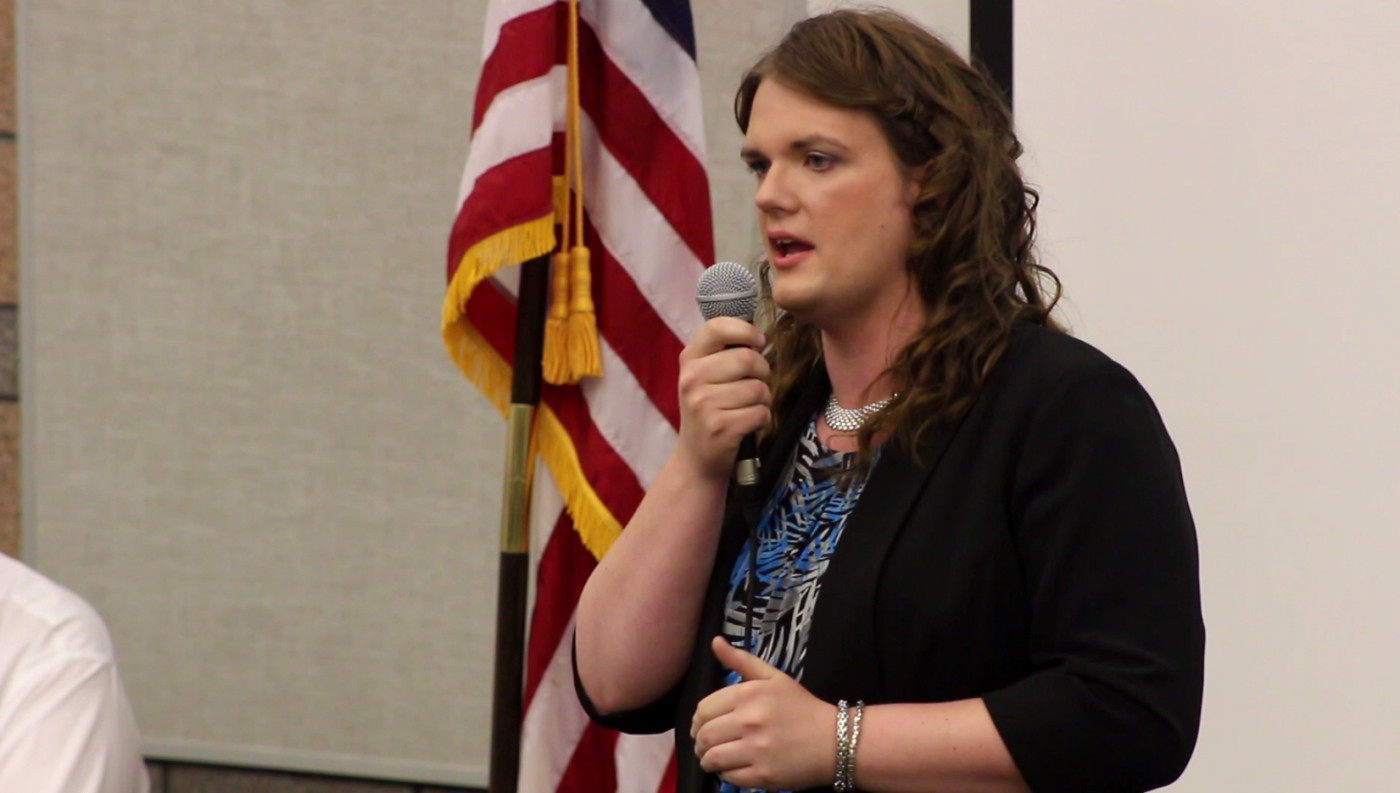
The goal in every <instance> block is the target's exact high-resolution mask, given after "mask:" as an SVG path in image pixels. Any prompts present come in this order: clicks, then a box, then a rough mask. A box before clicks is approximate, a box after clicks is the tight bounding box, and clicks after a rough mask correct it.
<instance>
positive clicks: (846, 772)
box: [832, 699, 865, 793]
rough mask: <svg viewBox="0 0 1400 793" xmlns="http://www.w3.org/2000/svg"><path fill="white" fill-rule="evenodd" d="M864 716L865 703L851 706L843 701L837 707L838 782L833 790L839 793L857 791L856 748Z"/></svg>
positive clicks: (860, 702)
mask: <svg viewBox="0 0 1400 793" xmlns="http://www.w3.org/2000/svg"><path fill="white" fill-rule="evenodd" d="M864 716H865V702H863V701H858V702H856V703H855V704H854V705H851V704H848V703H847V702H846V700H844V699H843V700H841V701H840V702H839V703H837V705H836V781H835V783H834V784H833V786H832V788H833V789H834V790H836V791H837V793H844V792H845V791H852V790H855V789H856V747H857V746H858V745H859V743H860V724H861V721H862V719H863V718H864Z"/></svg>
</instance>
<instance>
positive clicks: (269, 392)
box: [20, 0, 800, 783]
mask: <svg viewBox="0 0 1400 793" xmlns="http://www.w3.org/2000/svg"><path fill="white" fill-rule="evenodd" d="M696 5H697V38H698V39H699V42H700V47H701V56H700V57H701V64H702V69H703V79H704V81H705V91H706V96H705V101H706V103H707V108H706V115H707V125H708V132H709V134H710V135H711V136H712V137H711V144H710V150H711V162H712V171H711V173H712V178H713V188H714V190H715V192H716V195H717V198H716V207H717V211H716V217H717V225H718V227H719V229H720V232H719V239H720V243H719V249H720V251H721V252H722V253H724V254H725V255H728V256H732V257H735V258H743V259H747V258H750V257H751V256H752V255H753V253H754V250H755V248H756V239H755V235H754V234H753V219H752V212H751V210H750V209H749V206H750V205H749V203H748V201H749V192H750V190H751V185H750V182H749V180H748V177H747V176H746V175H744V173H743V171H742V168H740V167H739V166H738V164H737V156H736V155H737V151H738V147H739V145H738V137H737V134H736V133H735V132H734V131H733V129H732V127H733V122H732V120H731V114H730V111H729V96H730V95H731V93H732V89H733V83H734V81H735V79H737V76H738V74H739V73H740V72H741V71H742V68H743V67H744V66H745V65H747V63H748V62H749V61H750V60H751V59H752V58H753V57H754V55H756V54H757V53H758V52H759V51H761V50H762V49H763V48H764V47H766V46H767V45H768V44H770V43H771V42H772V41H773V40H775V39H776V37H777V35H778V34H779V33H780V32H781V30H782V29H783V28H784V27H785V26H786V23H787V22H788V21H789V19H790V18H791V17H792V15H793V9H795V8H797V9H798V13H800V8H799V7H798V4H794V3H771V4H769V3H764V4H753V3H741V2H736V1H735V0H722V1H716V0H706V1H705V2H703V3H697V4H696ZM484 11H485V3H484V2H475V1H468V0H413V2H390V1H389V0H381V1H379V2H375V1H374V0H318V1H314V2H313V1H310V0H307V1H303V2H274V1H273V0H263V1H261V2H259V1H255V0H227V1H225V2H189V1H188V0H150V1H149V2H143V3H122V4H109V3H99V2H92V1H89V2H80V1H79V0H44V1H43V2H32V1H31V2H23V3H21V5H20V15H21V18H20V36H21V54H22V63H21V74H20V81H21V89H22V90H21V94H22V107H21V118H20V126H21V128H22V133H21V134H22V137H23V139H24V140H25V141H26V148H25V150H24V152H23V153H22V156H23V157H24V158H25V160H24V163H23V167H22V176H23V178H22V191H23V193H22V213H23V216H22V225H23V227H24V228H25V234H26V237H25V247H24V250H23V251H22V253H23V258H22V262H21V266H22V269H23V276H24V280H23V285H24V289H25V297H24V299H25V312H24V317H23V321H24V323H25V327H24V335H23V342H22V343H23V344H24V345H25V349H24V356H25V357H24V364H25V373H24V375H25V379H24V383H23V387H24V405H25V412H24V422H25V449H26V453H25V455H24V458H23V461H24V466H25V499H26V501H25V532H26V543H25V551H26V555H27V557H28V558H29V559H30V560H31V561H32V562H34V563H36V565H37V566H38V567H39V568H40V569H42V570H44V571H45V572H47V573H49V574H50V575H52V576H54V577H55V578H57V579H59V580H60V581H63V582H65V583H67V584H68V585H70V586H72V587H73V588H74V589H76V590H78V591H79V592H81V593H82V594H84V595H85V596H87V597H88V598H89V599H91V600H92V601H93V602H94V603H95V604H96V605H97V607H98V608H99V610H100V611H101V612H102V613H103V614H104V615H105V616H106V617H107V619H108V621H109V623H110V625H111V628H112V633H113V635H114V637H115V640H116V643H117V646H118V651H119V654H120V657H121V662H122V664H123V668H124V671H125V674H126V678H127V683H128V687H129V688H130V690H131V694H132V698H133V700H134V704H135V707H136V710H137V715H138V718H139V720H140V722H141V725H142V727H143V728H144V731H145V734H146V736H147V740H148V747H149V748H150V749H151V751H153V752H154V753H156V754H159V755H162V756H167V757H178V758H188V759H199V760H221V761H227V762H245V763H252V764H259V765H269V766H281V767H288V768H313V769H321V770H331V771H341V772H348V773H356V774H364V775H378V776H388V777H400V778H405V779H419V780H425V781H440V782H449V783H451V782H459V783H481V782H483V781H484V779H485V775H484V770H485V765H486V757H487V746H488V723H489V711H490V690H489V686H490V677H491V674H490V672H491V647H492V644H491V642H492V635H493V631H494V622H493V620H494V605H495V604H494V601H495V577H496V537H497V521H498V509H499V494H498V490H499V477H500V472H501V468H502V462H501V448H502V443H503V434H504V432H503V424H502V422H501V420H500V419H499V417H498V416H497V414H496V413H495V412H494V410H493V409H491V408H490V407H489V406H488V404H487V403H486V401H485V400H484V399H483V398H482V397H481V396H479V395H478V394H477V393H476V392H475V391H474V390H473V389H472V388H471V387H470V386H469V385H468V384H467V383H466V381H465V380H464V379H463V378H462V377H461V376H460V374H459V373H458V372H457V371H456V369H455V367H454V366H453V365H452V364H451V362H450V361H449V359H448V358H447V356H446V355H445V353H444V352H443V350H442V345H441V342H440V340H439V337H438V329H437V324H438V317H439V305H440V301H441V295H442V292H443V270H444V262H443V255H444V249H445V241H446V237H447V232H448V229H449V228H450V224H451V221H452V217H453V214H454V209H455V207H454V198H455V195H456V190H457V185H458V178H459V174H460V170H461V166H462V163H463V159H464V157H465V153H466V139H467V132H468V121H469V108H470V106H471V100H472V96H473V92H474V86H475V80H476V71H477V63H478V61H479V57H480V53H479V51H478V50H479V42H480V38H481V25H482V20H483V17H484Z"/></svg>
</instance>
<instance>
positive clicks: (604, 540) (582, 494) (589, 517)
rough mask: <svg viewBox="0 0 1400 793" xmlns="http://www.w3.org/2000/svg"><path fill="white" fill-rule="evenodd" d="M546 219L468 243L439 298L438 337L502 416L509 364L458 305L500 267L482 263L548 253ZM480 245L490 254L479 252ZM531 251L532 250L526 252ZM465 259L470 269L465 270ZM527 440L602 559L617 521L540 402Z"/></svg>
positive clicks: (549, 240) (564, 434)
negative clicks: (540, 247) (469, 246)
mask: <svg viewBox="0 0 1400 793" xmlns="http://www.w3.org/2000/svg"><path fill="white" fill-rule="evenodd" d="M537 224H538V225H537ZM552 224H553V216H547V217H545V218H543V219H542V220H540V221H533V222H532V223H530V224H525V225H522V226H515V227H513V228H510V229H507V230H506V231H505V232H502V233H500V234H496V235H493V236H492V237H488V238H487V239H486V240H483V241H482V242H481V243H478V244H477V245H475V246H473V247H472V249H471V250H469V251H468V252H467V254H466V255H465V256H463V257H462V265H461V266H459V267H458V268H457V272H456V274H455V275H454V276H453V279H452V283H451V284H450V285H449V286H448V289H447V297H446V298H445V299H444V301H443V309H442V313H443V319H442V340H443V344H444V345H445V346H446V347H447V354H448V355H450V356H451V357H452V360H454V361H456V362H457V366H458V368H460V369H461V370H462V374H464V375H466V377H467V380H469V381H470V382H471V383H472V384H473V385H475V386H476V387H477V388H478V389H480V390H481V392H482V393H483V394H485V395H486V398H487V399H489V400H491V403H492V404H493V405H495V406H496V409H497V410H498V411H500V412H501V415H503V416H504V415H505V414H506V412H507V409H508V408H509V406H510V389H511V367H510V364H508V363H507V362H506V360H505V359H504V358H502V357H501V355H500V353H498V352H496V350H495V348H494V347H492V346H491V345H490V343H489V342H487V341H486V339H485V338H484V337H482V335H481V333H480V332H478V331H477V329H476V328H475V327H473V326H472V324H471V323H470V322H468V321H467V319H466V317H465V316H463V309H464V307H465V306H466V302H467V298H468V297H470V296H471V287H475V286H476V285H477V284H478V283H480V282H481V280H483V279H485V278H486V277H488V276H489V275H490V274H491V273H492V272H494V271H495V270H496V269H499V268H500V267H501V266H502V265H501V264H497V265H496V267H495V268H491V269H490V270H489V271H487V268H486V267H484V266H483V264H482V263H483V262H486V261H495V262H503V261H504V262H509V261H512V260H513V261H525V260H527V259H530V258H533V257H535V256H539V255H541V254H543V253H545V252H548V250H549V249H550V248H552V247H553V245H554V239H553V237H554V234H553V225H552ZM539 226H542V227H543V228H544V230H545V232H546V234H547V238H546V239H545V240H543V242H544V243H545V245H544V249H543V250H537V249H534V248H532V246H533V245H536V244H539V243H540V242H541V239H540V237H539V236H537V235H539V233H540V231H539ZM513 232H520V235H519V236H514V235H513ZM483 246H487V247H483ZM483 250H484V251H487V252H489V253H491V254H492V255H491V256H489V257H488V256H485V255H483V253H482V251H483ZM532 250H535V252H531V251H532ZM505 252H509V253H510V255H509V256H508V257H507V256H506V255H505ZM469 261H470V262H471V269H468V262H469ZM483 273H484V274H483ZM473 276H475V278H474V280H471V282H470V286H467V285H466V284H467V283H468V280H469V279H470V278H472V277H473ZM531 441H532V443H533V444H534V446H535V448H536V449H537V450H538V452H539V456H540V459H542V460H544V463H545V465H546V466H547V467H548V468H549V472H550V474H551V475H552V476H553V477H554V481H555V483H556V484H558V486H559V491H560V493H562V494H563V496H564V505H565V507H566V508H567V509H568V510H569V515H570V517H572V518H573V521H574V529H575V530H576V531H577V532H578V533H579V538H580V539H581V540H582V541H583V544H584V547H586V548H588V550H589V551H590V552H591V553H592V554H593V556H594V557H595V558H598V559H601V558H603V554H605V553H607V550H608V548H610V547H612V544H613V542H614V541H615V540H617V537H618V535H619V534H621V533H622V524H621V523H619V522H618V520H617V518H616V517H614V516H613V514H612V513H611V512H610V511H609V510H608V508H607V506H606V505H605V504H604V503H603V500H602V499H601V498H599V497H598V493H597V492H596V491H595V490H594V489H593V486H592V485H591V484H589V482H588V480H587V478H585V477H584V475H583V465H582V464H581V463H580V462H579V459H578V451H577V450H576V449H575V448H574V442H573V439H572V438H570V437H569V433H568V431H567V430H565V429H564V424H563V423H562V422H561V421H560V420H559V417H558V416H557V415H555V413H554V411H553V410H550V409H549V406H548V405H545V404H543V403H541V404H540V405H538V406H537V407H536V410H535V425H534V427H533V430H532V438H531Z"/></svg>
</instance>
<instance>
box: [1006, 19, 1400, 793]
mask: <svg viewBox="0 0 1400 793" xmlns="http://www.w3.org/2000/svg"><path fill="white" fill-rule="evenodd" d="M1016 13H1017V17H1016V38H1015V42H1016V77H1015V80H1016V86H1015V91H1016V103H1017V108H1016V110H1017V115H1018V117H1019V120H1020V127H1021V132H1022V136H1023V138H1024V140H1025V141H1026V142H1027V144H1028V146H1029V148H1030V155H1031V156H1030V161H1029V166H1028V169H1029V172H1030V174H1031V177H1032V179H1033V180H1034V181H1035V182H1037V183H1038V184H1039V185H1040V186H1041V189H1042V195H1043V199H1044V203H1043V205H1042V213H1041V219H1042V223H1043V225H1042V230H1043V233H1042V243H1043V249H1044V251H1045V254H1046V260H1047V262H1048V263H1049V264H1050V265H1051V266H1052V267H1053V268H1054V269H1055V270H1056V271H1057V272H1058V273H1059V274H1060V275H1061V276H1062V277H1063V279H1064V281H1065V284H1066V293H1067V295H1068V305H1067V309H1068V312H1067V317H1068V318H1069V319H1070V320H1071V321H1072V323H1073V324H1074V326H1075V328H1076V330H1077V331H1078V333H1079V335H1080V336H1082V337H1084V338H1086V339H1088V340H1089V341H1091V342H1093V343H1094V344H1096V345H1098V346H1100V347H1101V348H1103V349H1104V350H1106V351H1108V352H1109V353H1110V354H1112V355H1114V356H1115V357H1117V358H1118V359H1119V360H1120V361H1121V362H1123V363H1124V364H1126V365H1127V366H1128V367H1129V368H1130V369H1132V370H1133V371H1134V372H1135V373H1136V374H1137V375H1138V376H1139V378H1140V379H1142V381H1143V382H1144V384H1145V385H1146V386H1147V388H1148V390H1149V391H1150V392H1151V393H1152V394H1153V396H1154V397H1155V398H1156V400H1157V402H1158V405H1159V407H1160V408H1161V411H1162V413H1163V415H1164V417H1165V419H1166V422H1167V425H1168V427H1169V428H1170V429H1171V431H1172V434H1173V436H1174V437H1175V439H1176V442H1177V445H1178V448H1179V450H1180V452H1181V456H1182V461H1183V465H1184V467H1185V473H1186V479H1187V485H1188V490H1189V493H1190V496H1191V500H1192V506H1193V510H1194V512H1195V516H1196V522H1197V527H1198V531H1199V534H1200V542H1201V560H1202V588H1203V594H1204V598H1205V611H1206V623H1207V628H1208V650H1207V689H1206V702H1205V715H1204V724H1203V727H1202V732H1201V737H1200V744H1199V748H1198V750H1197V753H1196V757H1195V760H1194V762H1193V764H1192V765H1191V767H1190V769H1189V770H1188V771H1187V773H1186V775H1185V777H1184V778H1183V780H1182V781H1181V782H1179V783H1178V784H1177V785H1176V786H1175V787H1174V788H1173V789H1174V790H1181V791H1211V792H1212V793H1233V792H1234V791H1244V790H1250V791H1253V790H1260V791H1263V790H1269V791H1304V790H1329V791H1331V790H1366V791H1380V790H1394V789H1396V785H1397V782H1396V780H1397V778H1400V681H1397V678H1396V676H1395V673H1394V665H1395V659H1396V657H1397V656H1400V583H1398V582H1397V579H1396V575H1395V571H1396V569H1397V566H1400V561H1398V560H1400V531H1397V529H1400V502H1397V500H1396V498H1395V494H1396V491H1397V489H1398V488H1400V455H1398V454H1397V449H1400V418H1397V416H1396V408H1397V406H1400V399H1397V394H1400V360H1398V359H1400V355H1397V353H1400V311H1397V308H1396V300H1397V294H1398V293H1400V257H1397V256H1396V254H1395V246H1394V243H1393V236H1394V234H1395V231H1396V226H1397V223H1400V146H1398V145H1397V144H1398V143H1400V49H1397V46H1396V41H1400V6H1397V5H1396V4H1394V3H1385V2H1375V0H1340V2H1332V3H1320V2H1311V3H1304V2H1286V3H1280V2H1277V1H1276V0H1233V2H1229V3H1221V2H1218V1H1217V0H1191V1H1190V2H1187V1H1184V0H1183V1H1182V2H1174V3H1160V2H1151V3H1123V2H1116V1H1112V0H1060V2H1056V3H1053V4H1052V3H1032V2H1022V3H1018V4H1017V7H1016Z"/></svg>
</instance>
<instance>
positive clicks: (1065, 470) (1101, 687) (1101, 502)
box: [984, 359, 1205, 793]
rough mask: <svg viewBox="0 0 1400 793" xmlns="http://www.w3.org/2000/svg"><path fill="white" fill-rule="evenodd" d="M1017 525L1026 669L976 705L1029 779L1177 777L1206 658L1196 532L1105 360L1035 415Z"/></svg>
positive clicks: (1054, 391)
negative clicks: (1026, 618) (1026, 619)
mask: <svg viewBox="0 0 1400 793" xmlns="http://www.w3.org/2000/svg"><path fill="white" fill-rule="evenodd" d="M1011 520H1012V526H1013V531H1014V532H1015V540H1016V544H1017V553H1018V555H1019V558H1020V561H1021V564H1022V567H1023V574H1024V579H1025V584H1026V587H1027V595H1028V600H1029V603H1030V608H1031V614H1030V620H1031V634H1030V654H1031V662H1032V665H1033V668H1034V670H1035V671H1034V672H1033V673H1032V674H1031V675H1029V676H1028V677H1025V678H1023V679H1021V680H1019V681H1017V682H1016V683H1014V684H1012V685H1010V686H1007V687H1006V688H1003V689H1000V690H997V691H994V692H991V693H989V694H986V695H985V697H984V700H985V702H986V705H987V708H988V710H989V711H990V713H991V716H992V719H993V721H994V722H995V724H996V727H997V729H998V731H999V732H1000V733H1001V737H1002V739H1003V740H1004V741H1005V742H1006V745H1007V748H1008V749H1009V750H1010V752H1011V755H1012V757H1013V759H1014V760H1015V762H1016V765H1017V767H1018V768H1019V769H1020V771H1021V773H1022V775H1023V776H1024V777H1025V779H1026V782H1027V783H1028V784H1029V785H1030V787H1031V789H1032V790H1034V791H1037V793H1045V792H1051V791H1125V792H1126V791H1144V790H1150V789H1153V788H1156V787H1160V786H1162V785H1166V784H1169V783H1170V782H1171V781H1172V780H1174V779H1176V778H1177V777H1178V776H1179V775H1180V774H1181V772H1182V770H1183V769H1184V768H1185V767H1186V762H1187V760H1188V759H1190V756H1191V752H1192V750H1193V749H1194V747H1195V742H1196V733H1197V729H1198V728H1199V724H1200V714H1201V691H1202V685H1203V665H1204V653H1205V628H1204V626H1203V624H1202V620H1201V604H1200V584H1199V573H1198V566H1197V565H1198V562H1197V549H1196V534H1195V527H1194V525H1193V523H1192V520H1191V514H1190V509H1189V507H1188V505H1187V501H1186V492H1185V487H1184V485H1183V483H1182V478H1181V469H1180V463H1179V461H1178V459H1177V454H1176V450H1175V448H1174V447H1173V445H1172V442H1171V439H1170V438H1169V437H1168V436H1167V432H1166V429H1165V427H1164V426H1163V425H1162V421H1161V418H1160V417H1159V416H1158V414H1157V410H1156V408H1155V407H1154V406H1153V404H1152V401H1151V399H1150V398H1149V397H1148V396H1147V394H1146V393H1145V392H1144V391H1143V389H1142V387H1141V386H1140V385H1138V383H1137V381H1136V380H1135V379H1134V378H1133V377H1132V375H1131V374H1129V373H1128V372H1127V371H1126V370H1124V369H1122V368H1121V367H1119V366H1118V365H1117V364H1114V363H1112V362H1110V361H1107V360H1106V359H1104V360H1102V361H1101V362H1097V363H1096V364H1095V365H1093V366H1087V367H1078V368H1077V371H1075V372H1074V373H1073V374H1072V375H1071V376H1068V377H1065V378H1062V379H1061V381H1060V382H1058V383H1057V384H1056V385H1055V386H1054V387H1052V388H1050V389H1047V393H1045V394H1043V395H1042V398H1041V400H1040V401H1039V402H1038V404H1037V405H1036V407H1035V408H1034V409H1033V418H1032V419H1031V421H1030V422H1029V424H1028V425H1027V434H1026V437H1025V438H1024V445H1023V446H1022V455H1021V457H1020V460H1019V462H1018V463H1017V465H1016V466H1015V474H1014V483H1013V496H1012V506H1011Z"/></svg>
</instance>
